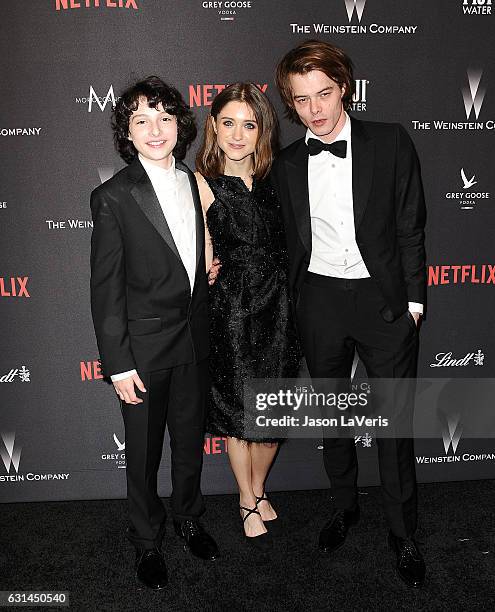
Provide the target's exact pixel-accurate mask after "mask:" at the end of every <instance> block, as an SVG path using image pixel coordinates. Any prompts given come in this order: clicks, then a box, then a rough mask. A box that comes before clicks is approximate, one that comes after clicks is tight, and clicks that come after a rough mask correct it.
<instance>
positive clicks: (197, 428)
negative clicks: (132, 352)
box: [121, 359, 209, 548]
mask: <svg viewBox="0 0 495 612" xmlns="http://www.w3.org/2000/svg"><path fill="white" fill-rule="evenodd" d="M139 376H140V377H141V380H142V381H143V383H144V386H145V388H146V390H147V392H146V393H141V392H139V391H137V392H136V394H137V395H139V397H141V398H142V399H143V400H144V401H143V403H142V404H137V405H135V406H133V405H131V404H125V403H123V402H121V406H122V415H123V417H124V425H125V453H126V463H127V498H128V502H129V519H130V527H129V529H128V530H127V535H128V537H129V540H130V541H131V542H132V543H133V544H134V545H135V546H136V547H137V548H153V547H154V546H159V545H160V544H161V540H162V537H163V532H164V527H165V518H166V514H165V508H164V507H163V504H162V502H161V500H160V498H159V497H158V493H157V473H158V468H159V466H160V460H161V457H162V448H163V437H164V434H165V425H166V424H167V425H168V431H169V435H170V447H171V458H172V466H171V467H172V470H171V471H172V497H171V503H172V512H173V516H174V519H177V520H185V519H189V518H197V517H199V516H200V515H201V514H202V513H203V512H204V504H203V498H202V495H201V489H200V481H201V468H202V464H203V445H204V432H205V416H206V397H207V392H208V386H209V376H208V360H206V359H205V360H203V361H201V362H200V363H197V364H194V363H190V364H186V365H182V366H177V367H174V368H170V369H166V370H160V371H157V372H148V373H146V372H145V373H143V372H139Z"/></svg>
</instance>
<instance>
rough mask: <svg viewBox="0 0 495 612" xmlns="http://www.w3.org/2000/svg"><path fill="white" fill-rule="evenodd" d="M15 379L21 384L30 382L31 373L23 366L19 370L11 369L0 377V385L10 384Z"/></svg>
mask: <svg viewBox="0 0 495 612" xmlns="http://www.w3.org/2000/svg"><path fill="white" fill-rule="evenodd" d="M16 379H17V380H20V381H21V382H23V383H26V382H31V372H30V371H29V370H28V369H27V368H26V366H25V365H23V366H21V367H20V368H12V369H11V370H10V372H9V373H8V374H4V375H3V376H0V383H12V382H15V380H16Z"/></svg>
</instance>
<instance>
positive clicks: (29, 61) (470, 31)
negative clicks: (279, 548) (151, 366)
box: [0, 0, 495, 502]
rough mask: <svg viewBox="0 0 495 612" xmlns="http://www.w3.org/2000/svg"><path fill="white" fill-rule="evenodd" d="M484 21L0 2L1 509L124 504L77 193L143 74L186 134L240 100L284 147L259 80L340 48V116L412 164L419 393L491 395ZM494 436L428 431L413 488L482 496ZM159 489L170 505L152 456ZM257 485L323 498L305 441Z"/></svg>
mask: <svg viewBox="0 0 495 612" xmlns="http://www.w3.org/2000/svg"><path fill="white" fill-rule="evenodd" d="M493 5H495V2H493ZM494 12H495V6H492V0H434V1H432V0H305V1H304V2H302V1H300V0H242V1H241V0H239V1H233V0H232V1H228V0H226V1H213V2H211V1H202V0H3V1H2V3H1V6H0V21H1V23H2V25H3V28H2V37H1V39H0V49H1V52H2V57H3V58H4V60H3V62H2V64H3V66H2V81H1V91H2V95H1V97H0V163H1V176H2V178H1V182H0V228H1V233H0V236H1V240H0V253H1V256H0V316H1V319H0V322H1V326H2V335H1V338H2V350H1V351H0V456H1V460H0V500H1V501H4V502H11V501H26V500H62V499H97V498H119V497H124V496H125V444H124V430H123V424H122V420H121V415H120V409H119V404H118V401H117V398H116V396H115V393H114V392H113V389H112V387H111V386H110V385H109V384H108V383H107V382H106V381H105V380H103V379H102V375H101V371H100V366H99V361H98V351H97V347H96V342H95V338H94V333H93V327H92V322H91V317H90V307H89V246H90V236H91V228H92V224H91V217H90V209H89V194H90V192H91V191H92V189H94V188H95V187H96V186H97V185H98V184H100V182H102V181H105V180H106V179H108V178H109V177H111V176H112V175H113V174H114V173H115V172H116V171H118V170H119V169H120V168H121V167H122V166H123V162H122V161H121V160H120V159H119V157H118V156H117V154H116V153H115V152H114V149H113V143H112V134H111V130H110V115H111V109H112V105H113V104H114V102H115V100H116V99H117V98H118V95H119V92H120V91H122V89H123V88H124V87H125V86H127V85H128V84H129V83H131V82H132V81H134V80H136V79H139V78H142V77H145V76H148V75H152V74H156V75H158V76H160V77H162V78H163V79H164V80H166V81H168V82H170V83H171V84H173V85H175V86H176V87H177V88H178V89H179V90H180V91H181V92H182V94H183V96H184V98H185V100H186V101H187V102H188V103H189V105H190V106H191V107H192V108H193V110H194V112H195V114H196V117H197V122H198V127H199V129H200V133H201V130H202V126H203V124H204V121H205V119H206V117H207V115H208V111H209V107H210V105H211V103H212V100H213V98H214V97H215V95H216V94H217V93H218V92H219V91H221V90H222V89H223V88H224V87H225V86H226V85H227V84H229V83H232V82H234V81H241V80H249V81H252V82H255V83H256V84H258V85H259V86H260V88H261V89H262V90H263V91H264V92H265V93H266V95H267V96H268V97H269V98H270V99H271V100H272V102H273V103H274V105H275V107H276V109H277V111H278V112H279V116H280V117H281V128H282V132H281V133H282V143H283V144H288V143H290V142H291V141H293V140H294V139H296V138H298V137H300V136H301V135H302V128H300V127H299V126H296V125H293V124H289V123H288V122H287V121H285V120H284V119H283V118H282V115H283V113H282V105H281V102H280V99H279V97H278V94H277V91H276V88H275V83H274V71H275V66H276V64H277V61H278V60H279V59H280V58H281V57H282V55H283V54H284V53H285V52H286V51H288V50H289V49H290V48H291V47H293V46H295V45H296V44H298V43H300V42H302V41H303V40H306V39H308V38H319V39H322V40H327V41H331V42H333V43H335V44H337V45H339V46H341V47H343V48H344V49H345V50H346V51H347V52H348V53H349V55H350V56H351V57H352V59H353V61H354V63H355V77H356V93H355V96H354V108H353V114H354V116H355V117H358V118H361V119H366V120H377V121H398V122H401V123H402V124H403V125H404V126H405V128H406V129H407V131H408V132H409V134H410V135H411V137H412V138H413V140H414V142H415V144H416V147H417V150H418V153H419V157H420V159H421V162H422V172H423V180H424V186H425V192H426V199H427V206H428V224H427V256H428V285H429V288H428V292H429V293H428V317H427V320H426V322H425V323H424V325H423V327H422V330H421V351H420V357H419V375H420V376H422V377H426V378H432V377H442V378H449V377H450V378H457V377H459V378H462V377H465V378H480V379H481V378H490V377H493V376H494V363H495V334H494V323H495V321H494V313H495V247H494V244H495V173H494V161H495V159H494V157H495V156H494V142H495V79H494V77H495V52H494V43H493V40H494V33H495V29H494V23H495V16H494ZM198 145H199V142H196V143H195V145H194V146H193V148H192V149H191V151H190V152H189V155H188V157H187V160H186V161H187V162H188V163H189V165H190V166H191V167H193V166H194V155H195V152H196V149H197V146H198ZM471 401H472V403H473V405H474V404H475V403H476V397H472V398H471ZM494 433H495V432H493V431H487V432H486V439H476V440H473V439H468V438H466V437H465V436H463V422H462V418H460V417H459V418H454V419H450V420H449V422H446V423H445V424H443V425H442V424H441V423H440V424H439V428H438V436H437V437H436V438H430V439H428V440H417V442H416V455H417V472H418V479H419V480H420V481H422V482H427V481H445V480H463V479H476V478H493V477H495V440H494V439H493V436H494ZM356 445H357V447H358V452H359V455H360V466H361V468H360V469H361V472H360V484H361V485H371V484H377V483H378V482H379V477H378V470H377V466H376V440H375V439H374V437H373V432H370V433H369V434H366V435H364V436H361V437H359V438H356ZM204 453H205V462H204V473H203V490H204V492H205V493H228V492H232V491H234V488H235V485H234V480H233V477H232V475H231V471H230V468H229V465H228V455H227V453H228V449H227V446H226V440H225V439H222V438H215V437H210V436H207V437H206V438H205V447H204ZM159 485H160V492H161V494H162V495H164V496H167V495H169V494H170V478H169V454H168V444H167V443H165V445H164V456H163V461H162V466H161V471H160V482H159ZM269 485H270V488H271V489H279V490H282V489H283V490H287V489H306V488H318V487H326V486H328V481H327V479H326V476H325V474H324V471H323V467H322V461H321V440H291V441H289V442H288V443H287V444H285V445H284V446H283V448H282V449H281V452H280V454H279V458H278V461H277V463H276V465H275V467H274V469H273V471H272V474H271V476H270V483H269Z"/></svg>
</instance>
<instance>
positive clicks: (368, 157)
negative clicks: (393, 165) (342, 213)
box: [351, 119, 375, 231]
mask: <svg viewBox="0 0 495 612" xmlns="http://www.w3.org/2000/svg"><path fill="white" fill-rule="evenodd" d="M351 121H352V124H351V125H352V132H351V143H352V197H353V207H354V227H355V229H356V231H357V229H358V227H359V225H360V223H361V221H362V220H363V217H364V213H365V211H366V206H367V204H368V199H369V194H370V189H371V184H372V180H373V167H374V163H375V145H374V144H373V141H372V140H371V138H370V137H369V136H368V135H367V134H366V133H365V131H364V129H363V127H362V124H361V122H360V121H358V120H356V119H351Z"/></svg>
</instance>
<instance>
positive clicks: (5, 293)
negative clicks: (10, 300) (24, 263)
mask: <svg viewBox="0 0 495 612" xmlns="http://www.w3.org/2000/svg"><path fill="white" fill-rule="evenodd" d="M28 279H29V276H8V277H7V276H5V277H4V276H0V297H25V298H29V297H31V296H30V295H29V292H28V289H27V282H28Z"/></svg>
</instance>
